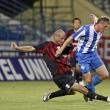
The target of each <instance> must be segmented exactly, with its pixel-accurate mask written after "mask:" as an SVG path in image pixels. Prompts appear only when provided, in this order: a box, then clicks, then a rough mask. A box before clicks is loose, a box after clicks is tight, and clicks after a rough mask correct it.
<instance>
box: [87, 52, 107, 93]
mask: <svg viewBox="0 0 110 110" xmlns="http://www.w3.org/2000/svg"><path fill="white" fill-rule="evenodd" d="M91 65H92V68H93V69H94V70H96V73H97V74H96V75H95V76H93V78H92V85H94V86H95V85H97V84H100V83H101V82H102V81H103V80H104V79H106V78H108V77H109V73H108V71H107V69H106V67H105V65H104V63H103V61H102V60H101V59H100V57H99V56H98V55H97V53H96V54H95V55H94V57H93V60H92V63H91ZM87 87H88V88H91V85H89V84H88V85H87ZM94 88H95V87H94ZM94 92H95V89H94Z"/></svg>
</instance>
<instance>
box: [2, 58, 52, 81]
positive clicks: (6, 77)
mask: <svg viewBox="0 0 110 110" xmlns="http://www.w3.org/2000/svg"><path fill="white" fill-rule="evenodd" d="M51 79H52V77H51V73H50V71H49V69H48V68H47V66H46V63H45V61H44V60H43V58H42V57H37V56H35V57H0V81H21V80H51Z"/></svg>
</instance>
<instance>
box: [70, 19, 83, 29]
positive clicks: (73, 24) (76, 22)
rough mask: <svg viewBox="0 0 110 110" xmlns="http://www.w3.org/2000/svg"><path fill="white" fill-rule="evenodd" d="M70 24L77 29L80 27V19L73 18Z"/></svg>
mask: <svg viewBox="0 0 110 110" xmlns="http://www.w3.org/2000/svg"><path fill="white" fill-rule="evenodd" d="M72 26H73V28H74V29H75V30H78V29H79V28H80V27H81V21H80V20H75V21H74V23H72Z"/></svg>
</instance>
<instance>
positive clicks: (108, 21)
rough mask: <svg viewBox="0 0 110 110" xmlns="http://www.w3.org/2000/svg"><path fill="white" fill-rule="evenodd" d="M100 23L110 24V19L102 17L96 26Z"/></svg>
mask: <svg viewBox="0 0 110 110" xmlns="http://www.w3.org/2000/svg"><path fill="white" fill-rule="evenodd" d="M100 22H106V23H108V24H110V19H109V18H108V17H100V18H99V19H98V21H97V23H96V24H98V23H100Z"/></svg>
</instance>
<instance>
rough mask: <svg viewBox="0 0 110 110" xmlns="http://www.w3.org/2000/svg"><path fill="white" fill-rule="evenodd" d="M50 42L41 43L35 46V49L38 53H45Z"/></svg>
mask: <svg viewBox="0 0 110 110" xmlns="http://www.w3.org/2000/svg"><path fill="white" fill-rule="evenodd" d="M48 43H49V42H44V43H42V44H39V45H37V46H33V47H34V48H35V51H36V52H38V53H43V51H44V49H45V47H46V46H47V45H48Z"/></svg>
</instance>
